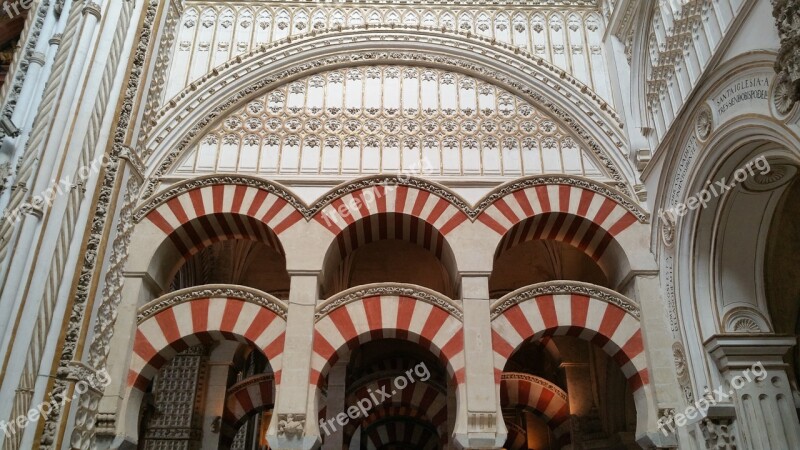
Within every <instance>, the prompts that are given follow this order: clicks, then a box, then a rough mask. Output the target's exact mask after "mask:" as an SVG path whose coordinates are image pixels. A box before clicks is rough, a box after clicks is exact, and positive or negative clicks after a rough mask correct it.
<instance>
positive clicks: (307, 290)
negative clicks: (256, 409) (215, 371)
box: [267, 271, 320, 450]
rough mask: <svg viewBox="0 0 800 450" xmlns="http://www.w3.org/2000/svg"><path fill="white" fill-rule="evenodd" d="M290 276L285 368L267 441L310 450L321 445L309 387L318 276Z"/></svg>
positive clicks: (285, 449) (286, 449) (284, 448)
mask: <svg viewBox="0 0 800 450" xmlns="http://www.w3.org/2000/svg"><path fill="white" fill-rule="evenodd" d="M290 276H291V284H290V288H289V313H288V315H287V322H286V338H285V340H284V350H283V356H282V358H283V364H282V366H283V368H282V370H281V379H280V383H279V384H278V388H277V402H276V404H275V411H274V413H273V415H272V417H273V419H272V423H270V426H269V430H268V431H267V440H268V441H269V445H270V447H271V448H273V449H276V450H310V449H312V448H314V447H315V446H317V445H318V444H319V441H320V437H319V426H318V424H317V421H316V417H317V399H316V392H315V391H316V387H315V386H311V385H310V384H309V380H310V379H311V355H312V353H313V344H314V342H313V340H314V313H315V311H316V306H317V300H318V297H319V274H318V273H317V272H306V271H303V272H292V273H290Z"/></svg>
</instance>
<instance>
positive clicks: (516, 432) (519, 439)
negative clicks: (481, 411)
mask: <svg viewBox="0 0 800 450" xmlns="http://www.w3.org/2000/svg"><path fill="white" fill-rule="evenodd" d="M506 428H508V438H506V446H505V448H506V450H529V448H530V447H528V433H527V431H525V429H524V428H522V427H521V426H519V425H517V424H515V423H511V422H506Z"/></svg>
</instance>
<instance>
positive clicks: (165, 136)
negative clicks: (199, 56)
mask: <svg viewBox="0 0 800 450" xmlns="http://www.w3.org/2000/svg"><path fill="white" fill-rule="evenodd" d="M396 40H402V41H403V48H404V50H403V51H390V50H385V48H386V46H387V45H391V41H396ZM323 48H324V54H323V53H322V52H323V51H322V49H323ZM356 66H357V67H356ZM376 69H378V70H379V74H380V78H379V79H380V81H381V83H386V82H388V83H392V81H389V80H393V79H395V78H391V76H392V73H393V72H394V71H395V70H397V71H398V76H399V77H398V78H397V79H398V80H399V81H398V87H397V92H396V94H397V103H398V104H397V109H398V110H399V112H398V118H400V119H409V120H410V119H411V118H410V117H405V116H406V114H405V111H402V109H404V105H403V104H402V102H401V100H402V98H401V97H402V96H406V95H409V94H408V93H409V92H413V87H412V88H409V89H408V90H404V89H403V83H402V80H404V78H403V77H404V76H406V75H409V76H410V75H411V74H412V73H416V75H417V84H416V85H415V86H421V85H422V83H421V82H420V80H422V79H423V76H425V74H426V73H427V74H428V75H431V74H433V75H435V77H436V78H435V83H436V89H437V91H436V92H437V94H435V95H434V96H432V97H431V98H427V99H426V100H432V99H434V98H435V97H436V96H437V95H438V99H436V100H437V101H436V103H435V107H436V109H437V117H438V116H441V117H438V118H439V119H441V120H439V121H436V120H434V122H436V126H437V127H438V128H437V130H442V129H444V126H445V124H444V123H443V122H444V121H445V120H446V116H444V115H442V114H439V113H440V112H441V110H442V109H448V108H447V107H446V105H447V103H446V101H449V100H447V99H446V100H444V102H445V103H443V101H442V99H443V98H449V97H447V95H439V94H438V92H439V90H440V89H441V87H442V86H447V85H443V84H442V83H441V81H442V80H447V79H452V80H453V82H454V83H463V86H462V85H461V84H454V85H453V87H454V91H453V94H452V95H454V96H456V98H457V99H458V100H456V102H460V101H461V99H460V97H459V94H458V92H459V90H460V89H461V88H462V87H467V86H470V85H471V86H473V87H474V91H473V95H474V99H472V98H469V99H466V100H465V101H472V102H473V103H474V106H473V107H472V108H473V111H472V112H473V113H474V114H475V115H477V114H479V112H480V111H479V108H480V107H482V106H483V105H482V104H481V102H480V101H479V100H478V98H479V95H478V94H477V92H478V89H482V88H483V89H484V91H485V92H487V94H486V98H491V99H492V101H493V102H494V109H492V112H493V113H495V114H497V117H498V118H501V117H502V116H501V115H500V113H501V112H502V111H503V109H502V108H501V107H500V105H499V103H500V101H503V102H508V101H510V102H511V103H510V104H509V103H507V105H506V106H508V105H513V106H511V109H509V111H510V112H511V113H513V114H515V115H520V114H521V115H522V116H521V118H520V120H518V122H517V124H516V128H514V129H513V130H512V131H514V130H516V131H515V132H516V134H515V135H511V136H506V137H508V138H509V139H506V140H508V142H504V141H503V136H493V137H494V138H495V139H496V143H495V145H496V150H493V151H496V152H497V153H498V155H499V154H501V153H502V152H503V145H505V144H509V145H508V147H509V148H515V147H516V148H517V149H518V150H517V151H518V152H519V151H521V148H522V145H523V142H524V139H525V137H526V136H525V133H526V131H525V130H524V129H523V128H522V126H523V124H524V123H525V121H526V120H525V119H526V118H528V119H534V118H538V121H536V120H530V121H529V122H532V123H533V124H534V125H536V126H537V127H538V126H539V123H540V122H543V125H544V126H545V128H546V129H547V130H550V132H552V137H553V138H554V139H550V140H547V142H546V144H547V145H553V144H554V145H555V147H549V148H551V149H558V150H557V151H558V152H561V151H562V148H563V149H566V151H567V152H573V153H577V154H578V155H587V156H586V157H585V158H584V157H583V156H579V157H578V158H577V159H576V161H578V164H577V166H573V167H567V168H562V169H559V167H552V168H551V167H548V166H547V164H546V161H545V159H543V158H542V157H541V156H540V162H539V166H540V167H539V170H540V172H539V173H542V172H547V171H552V172H558V173H564V172H567V173H575V174H584V175H589V176H591V175H593V174H595V175H596V176H597V177H598V178H601V179H603V181H605V182H608V183H609V184H613V185H615V186H617V187H619V188H622V189H623V190H624V191H627V192H630V191H631V189H630V186H631V185H632V184H633V183H634V180H633V175H632V174H633V171H632V168H631V167H630V164H629V162H628V161H627V160H626V158H625V156H624V154H623V153H624V152H623V151H621V150H620V149H619V148H620V147H622V146H623V139H622V137H621V133H620V126H621V124H620V122H619V118H618V116H617V115H616V114H615V113H614V112H613V111H611V110H610V108H609V106H608V105H607V104H606V103H604V102H596V101H594V100H592V97H593V94H592V93H591V90H590V89H588V88H587V87H586V86H585V85H582V83H580V82H578V81H577V80H575V79H573V78H571V77H570V76H569V75H568V74H566V73H565V72H564V71H563V70H560V69H558V68H557V67H554V66H551V65H550V64H548V63H546V62H544V61H542V60H539V59H537V58H535V57H530V56H526V55H523V54H519V53H515V52H514V50H513V49H512V48H511V47H508V46H506V47H505V48H504V47H503V46H498V45H496V44H491V43H487V42H484V41H482V40H476V39H474V38H467V37H465V36H460V35H450V34H446V35H442V34H441V32H439V33H434V32H429V31H424V30H417V29H407V30H391V29H387V30H381V29H378V30H374V29H369V30H364V29H362V30H358V31H349V30H348V31H342V32H336V33H321V34H320V35H318V36H311V37H307V38H304V39H302V40H301V41H296V42H284V43H281V44H275V45H274V46H264V47H262V48H261V49H260V50H258V51H255V52H253V53H252V54H250V55H248V56H241V57H238V58H236V60H235V61H233V62H231V63H226V64H225V65H223V66H221V67H219V68H217V69H214V71H213V76H209V77H204V78H203V79H201V80H200V81H198V82H197V83H196V85H193V86H192V87H191V88H190V89H189V90H187V91H185V92H184V93H183V94H182V95H181V96H179V97H178V98H177V99H176V100H173V101H172V102H170V104H168V105H167V107H166V108H165V109H164V110H163V111H161V112H160V113H159V117H158V124H157V125H156V128H155V130H154V133H153V135H152V137H151V139H150V141H149V142H148V144H147V148H148V152H146V156H147V159H148V165H149V169H148V170H149V173H148V175H149V176H150V177H151V181H150V183H149V184H148V186H147V188H146V189H145V190H144V195H145V196H150V195H152V194H153V193H154V192H155V191H156V190H157V189H158V187H159V186H158V183H159V182H160V181H161V180H162V179H164V178H168V174H169V173H170V172H171V171H174V170H176V169H177V168H178V167H181V166H180V164H181V163H183V162H184V161H185V159H181V157H182V156H184V155H185V154H186V153H187V151H189V150H190V149H193V148H195V147H197V146H199V145H202V142H204V139H206V138H207V136H208V135H212V134H215V133H216V134H219V133H220V132H223V131H224V130H225V127H226V126H228V127H230V126H232V125H234V124H233V123H228V124H226V122H228V120H226V119H229V118H231V117H232V116H236V115H237V114H239V115H241V114H245V115H247V114H254V113H253V112H250V113H248V106H249V105H252V104H253V103H254V102H258V101H261V102H262V107H263V108H264V111H263V112H264V113H267V112H269V108H270V106H269V100H270V98H269V95H270V94H275V93H278V92H283V93H284V95H285V97H286V98H288V97H290V96H292V95H294V96H296V97H297V96H300V97H302V98H309V96H308V95H305V94H303V93H292V92H290V90H291V89H293V86H298V83H304V85H305V89H309V86H310V85H309V83H311V82H314V80H321V82H322V86H321V87H320V88H321V89H326V90H327V89H328V87H330V86H331V81H332V80H331V77H333V78H334V80H335V79H336V78H337V77H339V76H341V77H342V78H343V81H347V80H346V77H347V76H348V75H355V74H356V73H357V72H358V73H359V76H361V77H362V78H361V80H360V81H361V82H362V88H363V85H364V81H365V80H367V78H366V77H367V76H368V73H367V72H368V71H370V70H372V71H373V72H374V71H375V70H376ZM404 71H405V72H408V73H404ZM387 73H388V74H389V76H390V77H387ZM337 74H340V75H337ZM353 81H354V82H355V81H359V80H353ZM315 83H316V84H319V83H317V82H315ZM345 84H346V83H345ZM345 84H342V86H344V85H345ZM411 84H412V83H411V82H409V86H411ZM417 89H418V90H417V92H419V89H420V88H419V87H418V88H417ZM445 89H446V88H445ZM333 90H334V91H335V92H338V91H336V88H333ZM341 90H342V93H339V94H335V95H340V96H341V97H340V100H339V103H340V106H339V107H338V108H339V110H338V111H337V112H338V113H339V114H341V115H342V117H341V118H338V119H339V122H338V123H336V122H335V121H334V123H333V126H338V128H337V129H335V130H334V131H336V132H337V133H339V134H343V135H346V134H347V132H346V131H343V130H345V129H344V125H345V121H347V120H350V119H352V118H351V117H348V116H347V111H346V110H347V108H346V107H345V106H347V104H346V103H345V101H346V100H347V99H346V98H345V96H344V89H341ZM306 92H307V91H306ZM326 92H327V91H326ZM386 92H389V93H392V94H395V92H394V91H386ZM277 95H279V94H277ZM448 95H449V94H448ZM300 97H298V98H300ZM595 97H596V96H595ZM379 99H380V101H381V105H380V106H381V112H383V111H384V108H383V107H384V106H387V103H388V104H391V102H392V101H394V100H392V99H388V98H386V97H383V96H381V97H380V98H379ZM370 100H372V99H370ZM353 101H355V100H353ZM364 101H365V98H364V96H363V95H362V97H361V102H362V105H361V106H362V109H365V108H363V106H364V104H363V102H364ZM306 106H307V105H306V104H304V105H303V108H304V109H310V108H306ZM422 106H423V105H421V104H419V103H418V104H417V105H416V107H415V108H408V109H412V110H413V109H416V114H417V117H416V118H417V119H435V118H436V117H431V118H425V117H423V115H424V114H425V113H424V111H423V110H424V109H425V108H423V107H422ZM452 106H453V108H452V109H453V110H454V115H455V114H456V113H457V114H462V113H463V112H464V110H469V109H470V108H469V107H466V106H465V107H464V108H461V106H462V105H461V104H460V103H453V105H452ZM281 107H282V108H283V110H282V111H286V108H287V107H288V108H291V106H288V104H286V103H284V104H283V105H282V106H281ZM431 107H433V106H431ZM312 108H313V106H312ZM319 108H320V110H319V111H317V113H318V114H322V115H323V116H324V117H326V118H327V117H329V114H328V113H329V112H328V111H327V110H326V109H327V108H326V107H323V106H319ZM334 108H336V107H334ZM366 109H368V108H366ZM386 109H392V108H391V107H388V106H387V108H386ZM512 109H513V110H512ZM360 114H361V115H362V116H363V118H364V120H363V121H361V122H360V123H359V124H358V125H359V127H361V128H359V130H363V129H364V128H363V127H364V126H365V125H366V122H367V121H368V120H369V118H368V117H366V115H368V112H367V111H361V112H360ZM526 114H527V116H526ZM303 116H304V117H305V118H307V119H309V121H311V119H317V120H319V119H318V118H315V117H314V113H313V112H311V111H306V112H305V113H304V114H303ZM248 117H249V116H248ZM262 119H266V117H263V118H262ZM291 119H292V118H291V116H290V117H288V118H286V119H285V120H282V121H281V123H280V124H277V123H275V125H279V126H280V127H284V128H282V129H284V130H285V129H286V128H285V127H287V126H288V127H291V126H292V124H290V123H286V122H288V121H291ZM265 121H266V120H262V121H261V122H262V123H261V130H264V132H265V133H266V132H267V127H268V125H267V124H266V123H265ZM473 121H475V120H473ZM251 122H252V123H253V124H255V121H251ZM273 122H274V121H273ZM475 122H476V123H475V124H474V125H475V126H474V127H473V128H472V129H473V130H474V133H481V132H483V130H482V129H481V126H483V125H484V124H483V122H481V123H478V122H477V121H475ZM551 123H552V125H551ZM238 125H239V126H240V130H241V133H240V136H238V137H237V139H236V140H228V141H227V142H229V144H225V143H224V142H223V141H218V144H217V145H218V147H217V150H215V151H220V148H221V146H223V145H236V146H237V147H238V146H240V145H242V144H243V143H244V140H245V139H246V137H247V135H246V134H245V132H244V131H245V129H244V127H246V126H247V123H246V122H245V121H240V123H239V124H238ZM294 125H295V126H297V127H302V129H301V128H298V130H297V132H298V133H301V132H303V131H308V130H305V128H306V126H307V124H306V123H305V122H303V121H301V122H299V123H294ZM313 125H314V124H311V126H313ZM317 125H319V127H324V126H329V125H328V123H327V121H323V120H319V124H317ZM352 125H356V123H355V122H353V123H352ZM390 125H391V124H390ZM395 125H397V133H398V134H397V135H398V137H400V136H402V135H403V134H402V129H401V128H399V127H402V126H403V125H404V123H403V121H398V122H397V123H396V124H395ZM409 125H413V124H411V123H410V124H409ZM423 125H424V120H417V127H419V128H418V130H422V126H423ZM428 125H430V126H433V122H431V123H429V124H428ZM489 125H490V126H491V125H493V126H492V127H491V130H492V132H493V133H501V134H502V133H505V132H506V131H504V129H503V128H501V127H502V126H503V120H496V121H494V123H490V124H489ZM528 125H530V124H528ZM528 125H525V126H528ZM380 126H381V127H383V123H381V124H380ZM220 127H221V128H220ZM381 129H382V128H381ZM531 129H532V128H531ZM538 130H539V129H538V128H537V131H538ZM457 131H458V132H460V131H461V130H460V129H458V130H457ZM287 134H291V133H289V132H287ZM353 134H354V135H355V134H356V133H353ZM295 135H296V136H299V134H295ZM224 136H225V135H224V134H223V138H222V139H224ZM418 136H424V134H423V133H419V132H418ZM555 136H558V137H559V139H555ZM358 137H359V138H360V139H359V142H358V147H357V148H359V149H363V148H365V146H366V145H367V144H368V143H366V142H365V138H366V137H367V136H361V135H359V136H358ZM540 137H541V138H542V140H543V139H545V138H547V137H548V136H546V133H542V136H540ZM337 138H338V141H337V142H335V144H336V145H338V146H339V151H340V152H344V149H345V148H347V147H346V145H347V142H345V141H346V139H345V138H343V137H341V136H337ZM512 139H516V142H513V141H512ZM250 142H253V141H252V140H251V141H250ZM262 142H267V144H268V145H273V144H269V143H270V142H275V141H274V139H273V140H269V139H268V138H267V137H263V138H262V139H260V140H259V142H258V144H259V147H258V148H261V145H262ZM400 142H404V141H402V140H400ZM400 142H398V145H399V144H400ZM529 142H530V140H529ZM288 143H289V144H292V143H296V144H298V145H299V146H300V145H303V144H304V143H305V142H304V141H301V140H299V137H298V140H291V142H288ZM331 143H334V142H333V140H332V141H331ZM423 143H424V139H422V138H419V139H417V141H416V142H415V144H414V145H417V147H420V146H421V145H422V144H423ZM491 143H494V141H490V144H491ZM326 144H327V143H326V142H322V141H319V142H317V145H319V146H320V147H322V146H323V145H326ZM351 144H353V148H356V146H355V142H351ZM431 144H432V142H431ZM436 144H437V145H438V146H439V149H442V148H444V146H445V145H446V143H445V142H444V141H437V143H436ZM510 144H514V145H513V146H512V145H510ZM280 145H284V140H283V139H281V141H280ZM403 145H406V144H405V143H403ZM447 145H450V144H447ZM458 145H459V146H460V145H461V143H459V144H458ZM538 145H539V143H537V146H538ZM459 148H460V147H459ZM537 148H539V149H541V147H537ZM292 151H294V150H292ZM297 151H298V152H299V151H300V150H299V147H298V149H297ZM400 151H401V149H398V150H397V152H398V153H399V152H400ZM248 157H250V158H251V159H252V158H253V156H252V155H250V156H248ZM258 157H259V158H260V155H259V156H258ZM300 158H301V156H298V157H297V172H296V173H298V174H303V175H305V173H304V172H301V171H300V169H301V166H300V164H301V163H300V161H301V160H300ZM318 158H319V163H318V165H317V167H316V168H314V169H315V170H316V171H317V173H318V172H319V171H320V170H321V168H322V167H323V165H322V160H323V157H322V155H321V151H320V156H319V157H318ZM521 158H522V156H520V157H519V159H521ZM236 159H237V162H236V164H239V162H238V159H239V158H238V157H237V158H236ZM497 159H498V160H499V159H500V158H497ZM559 159H560V158H559ZM217 161H218V160H215V162H214V164H215V165H214V170H217V171H219V170H222V171H231V170H232V169H234V167H231V168H226V167H227V166H225V165H224V164H223V166H222V168H220V167H219V166H218V165H217V164H218V162H217ZM259 162H260V161H259ZM478 163H479V164H480V161H478ZM514 163H515V164H516V166H514V165H510V166H509V170H510V171H512V172H513V171H514V170H516V175H523V174H524V173H523V172H522V167H523V164H522V162H521V161H520V162H516V159H514ZM560 163H561V162H560ZM311 164H312V167H313V162H312V163H311ZM359 164H360V163H359ZM531 164H533V163H531ZM561 164H563V163H561ZM529 166H530V167H533V166H532V165H530V164H529ZM379 167H380V166H379ZM562 167H563V166H562ZM235 168H236V169H238V166H236V167H235ZM279 168H280V165H276V171H277V170H278V169H279ZM400 168H401V167H400V166H399V165H398V169H400ZM587 168H588V171H589V172H588V173H587V172H586V170H587ZM489 169H491V170H495V173H496V174H497V175H498V176H502V175H503V170H505V169H506V168H505V167H502V166H501V167H499V168H492V167H490V168H489ZM193 170H194V166H193ZM336 170H337V174H344V173H352V172H347V171H345V170H343V168H342V166H341V165H339V166H338V167H337V168H336ZM359 170H361V166H360V165H359ZM439 170H440V171H444V168H443V167H439ZM452 170H455V168H453V169H452ZM458 170H459V171H462V170H463V168H461V167H459V168H458ZM481 170H482V169H481ZM593 171H594V173H593ZM367 173H369V172H367ZM373 173H375V172H373ZM460 173H461V172H459V174H460Z"/></svg>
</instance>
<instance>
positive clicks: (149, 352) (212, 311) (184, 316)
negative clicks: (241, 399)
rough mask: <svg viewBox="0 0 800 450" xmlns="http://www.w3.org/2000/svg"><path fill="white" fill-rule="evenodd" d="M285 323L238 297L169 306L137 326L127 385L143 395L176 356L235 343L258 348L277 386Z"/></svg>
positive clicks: (260, 307)
mask: <svg viewBox="0 0 800 450" xmlns="http://www.w3.org/2000/svg"><path fill="white" fill-rule="evenodd" d="M285 332H286V322H285V321H284V320H283V318H281V317H280V316H278V315H277V314H275V313H274V312H272V311H270V310H269V309H267V308H265V307H263V306H259V305H257V304H254V303H250V302H247V301H244V300H241V299H238V298H228V297H218V298H217V297H215V298H198V299H194V300H190V301H187V302H184V303H179V304H177V305H175V306H171V307H169V308H167V309H165V310H163V311H161V312H159V313H158V314H156V315H154V316H152V317H150V318H148V319H147V320H145V321H143V322H142V323H141V324H139V326H138V327H137V328H136V337H135V340H134V344H133V355H132V361H131V365H130V369H129V371H128V385H129V386H131V387H133V388H134V389H138V390H140V391H142V392H144V391H146V390H147V386H148V385H149V384H150V380H152V379H153V377H154V376H155V375H156V373H157V372H158V370H159V369H160V368H161V367H162V366H163V365H164V364H165V363H166V362H167V361H169V360H170V359H171V358H172V357H173V356H175V354H177V353H179V352H181V351H183V350H184V349H186V348H189V347H192V346H196V345H201V344H210V343H212V342H218V341H221V340H235V341H239V342H242V343H245V344H248V345H253V346H255V347H256V348H258V349H259V350H261V351H262V352H263V353H264V355H265V356H266V357H267V359H268V360H269V362H270V365H271V366H272V369H273V371H274V373H275V380H276V382H277V383H280V373H281V354H282V353H283V343H284V336H285Z"/></svg>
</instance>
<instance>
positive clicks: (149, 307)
mask: <svg viewBox="0 0 800 450" xmlns="http://www.w3.org/2000/svg"><path fill="white" fill-rule="evenodd" d="M222 297H225V298H236V299H239V300H243V301H245V302H248V303H253V304H256V305H259V306H262V307H264V308H266V309H269V310H270V311H272V312H274V313H275V314H277V315H278V316H280V317H282V318H283V319H284V320H286V314H287V313H288V311H289V308H288V306H286V304H285V303H283V302H282V301H280V300H278V299H277V298H275V297H274V296H272V295H270V294H267V293H266V292H261V291H259V290H258V289H253V288H248V287H244V286H231V285H222V284H209V285H205V286H196V287H191V288H187V289H181V290H179V291H175V292H170V293H169V294H167V295H164V296H162V297H160V298H157V299H155V300H153V301H152V302H150V303H148V304H146V305H144V306H142V307H141V308H139V314H138V315H137V316H136V323H137V324H140V325H141V324H142V322H144V321H145V320H147V319H149V318H151V317H153V316H155V315H156V314H158V313H160V312H161V311H164V310H166V309H169V308H171V307H173V306H176V305H180V304H181V303H186V302H190V301H192V300H197V299H200V298H222Z"/></svg>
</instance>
